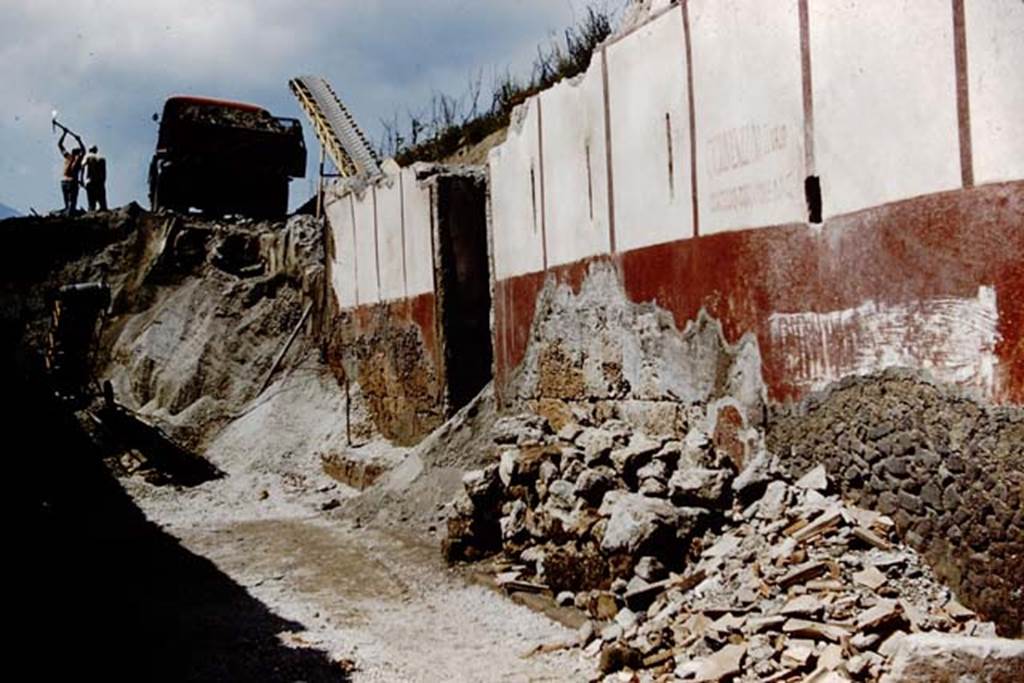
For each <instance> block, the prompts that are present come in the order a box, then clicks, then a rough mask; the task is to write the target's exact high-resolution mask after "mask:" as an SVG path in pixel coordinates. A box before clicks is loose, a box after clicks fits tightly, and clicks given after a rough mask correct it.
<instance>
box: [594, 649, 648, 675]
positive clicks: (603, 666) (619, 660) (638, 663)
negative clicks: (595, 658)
mask: <svg viewBox="0 0 1024 683" xmlns="http://www.w3.org/2000/svg"><path fill="white" fill-rule="evenodd" d="M643 664H644V656H643V654H642V653H641V652H640V651H639V650H637V649H636V648H633V647H629V646H628V645H622V644H619V643H612V644H610V645H606V646H605V647H603V648H602V649H601V660H600V662H599V663H598V668H599V669H600V670H601V673H603V674H606V675H607V674H613V673H615V672H616V671H621V670H622V669H634V670H635V669H639V668H641V667H642V666H643Z"/></svg>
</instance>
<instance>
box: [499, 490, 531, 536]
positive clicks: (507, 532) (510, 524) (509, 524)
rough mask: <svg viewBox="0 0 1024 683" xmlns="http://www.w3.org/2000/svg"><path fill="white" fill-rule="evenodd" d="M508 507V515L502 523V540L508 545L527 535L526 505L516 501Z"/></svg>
mask: <svg viewBox="0 0 1024 683" xmlns="http://www.w3.org/2000/svg"><path fill="white" fill-rule="evenodd" d="M508 507H509V511H508V513H507V514H506V515H505V516H504V517H502V518H501V521H500V524H501V538H502V540H503V541H504V542H506V543H510V542H514V541H516V540H518V539H519V538H520V537H522V536H523V535H524V534H525V533H526V509H527V508H526V503H524V502H523V501H521V500H515V501H512V502H511V503H510V504H509V505H508Z"/></svg>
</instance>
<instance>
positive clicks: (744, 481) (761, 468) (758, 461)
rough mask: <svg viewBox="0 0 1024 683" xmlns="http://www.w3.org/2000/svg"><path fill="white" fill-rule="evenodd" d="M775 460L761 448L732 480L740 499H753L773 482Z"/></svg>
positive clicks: (733, 487)
mask: <svg viewBox="0 0 1024 683" xmlns="http://www.w3.org/2000/svg"><path fill="white" fill-rule="evenodd" d="M774 466H775V464H774V462H773V458H772V456H771V455H769V454H768V452H767V451H765V450H760V451H758V452H757V454H756V455H754V457H753V458H751V460H750V462H748V463H747V465H746V466H745V467H744V468H743V470H742V471H741V472H740V473H739V474H738V475H737V476H736V478H735V479H733V481H732V490H733V492H734V493H735V494H736V496H737V497H738V498H739V499H740V500H744V501H750V500H753V499H754V498H755V497H757V495H758V494H759V493H761V492H762V491H763V490H764V489H765V487H766V486H767V485H769V484H770V483H771V482H772V479H773V476H772V471H773V469H774Z"/></svg>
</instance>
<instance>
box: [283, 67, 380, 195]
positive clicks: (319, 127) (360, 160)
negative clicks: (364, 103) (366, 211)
mask: <svg viewBox="0 0 1024 683" xmlns="http://www.w3.org/2000/svg"><path fill="white" fill-rule="evenodd" d="M288 85H289V86H290V87H291V89H292V92H293V93H294V94H295V97H296V98H297V99H298V100H299V104H301V105H302V108H303V109H304V110H305V112H306V115H307V116H308V117H309V120H310V122H311V123H312V124H313V129H314V130H315V131H316V136H317V138H319V140H320V144H321V145H323V148H324V150H325V151H326V152H327V154H328V155H330V157H331V159H332V160H333V161H334V165H335V166H336V167H337V169H338V171H339V172H340V173H341V174H342V175H344V176H363V177H365V178H376V177H377V176H379V175H381V169H380V162H379V161H378V159H377V155H376V154H375V153H374V151H373V148H372V147H371V146H370V143H369V142H367V140H366V136H365V135H363V132H362V131H361V130H359V126H358V125H356V121H355V119H354V118H352V114H350V113H349V111H348V109H346V108H345V105H343V104H342V103H341V100H340V99H338V96H337V95H336V94H335V93H334V90H332V89H331V86H330V85H329V84H328V83H327V81H326V80H324V79H323V78H321V77H320V76H299V77H298V78H293V79H292V80H291V81H289V83H288Z"/></svg>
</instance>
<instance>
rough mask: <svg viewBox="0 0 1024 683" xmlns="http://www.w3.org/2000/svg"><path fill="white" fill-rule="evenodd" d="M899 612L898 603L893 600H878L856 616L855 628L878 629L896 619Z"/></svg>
mask: <svg viewBox="0 0 1024 683" xmlns="http://www.w3.org/2000/svg"><path fill="white" fill-rule="evenodd" d="M901 614H902V610H901V609H900V606H899V603H897V602H895V601H893V600H879V601H878V604H876V605H875V606H874V607H872V608H871V609H869V610H867V611H865V612H862V613H861V614H860V616H859V617H857V630H859V631H874V630H878V629H880V628H882V627H883V626H885V625H887V624H889V623H892V622H893V621H895V620H896V619H898V618H899V617H900V615H901Z"/></svg>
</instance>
